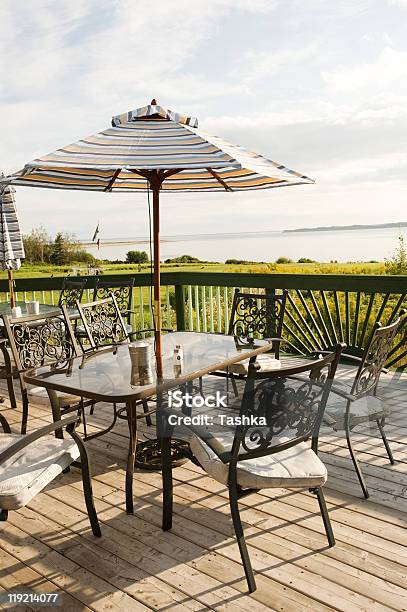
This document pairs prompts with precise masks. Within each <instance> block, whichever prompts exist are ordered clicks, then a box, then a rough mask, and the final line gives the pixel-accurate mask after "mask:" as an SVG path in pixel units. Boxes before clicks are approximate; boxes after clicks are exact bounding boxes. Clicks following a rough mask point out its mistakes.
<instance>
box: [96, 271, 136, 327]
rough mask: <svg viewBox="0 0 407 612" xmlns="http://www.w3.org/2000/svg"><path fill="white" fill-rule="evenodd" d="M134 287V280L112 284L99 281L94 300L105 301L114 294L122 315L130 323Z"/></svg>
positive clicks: (112, 282)
mask: <svg viewBox="0 0 407 612" xmlns="http://www.w3.org/2000/svg"><path fill="white" fill-rule="evenodd" d="M133 287H134V278H129V279H125V280H121V281H111V282H110V281H101V280H99V279H98V280H97V281H96V286H95V289H94V290H93V300H94V301H96V300H103V299H105V298H107V297H109V296H110V295H111V294H113V295H114V299H115V300H116V304H117V306H118V307H119V310H120V314H121V315H122V317H123V318H124V319H126V320H127V322H128V323H130V316H131V307H132V303H133Z"/></svg>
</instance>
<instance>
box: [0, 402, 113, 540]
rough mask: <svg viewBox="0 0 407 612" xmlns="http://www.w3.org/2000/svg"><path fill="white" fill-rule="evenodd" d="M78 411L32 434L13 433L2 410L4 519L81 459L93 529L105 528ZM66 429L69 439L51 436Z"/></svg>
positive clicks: (0, 505) (0, 513) (0, 509)
mask: <svg viewBox="0 0 407 612" xmlns="http://www.w3.org/2000/svg"><path fill="white" fill-rule="evenodd" d="M77 421H78V416H77V415H70V416H69V417H67V418H65V419H63V420H60V421H56V422H54V423H52V424H50V425H45V427H41V428H40V429H37V430H35V431H33V432H32V433H30V434H25V435H24V434H12V433H11V430H10V426H9V424H8V422H7V420H6V418H5V417H4V416H3V415H1V414H0V424H1V425H2V428H3V431H4V433H2V434H0V521H6V520H7V518H8V513H9V511H10V510H17V509H18V508H22V507H23V506H26V505H27V504H28V503H29V502H30V501H31V500H32V499H33V498H34V497H35V496H36V495H37V494H38V493H40V492H41V491H42V490H43V489H44V488H45V487H46V486H47V485H48V484H49V483H50V482H52V481H53V480H54V478H55V477H56V476H58V475H59V474H60V473H61V472H64V471H66V470H67V469H69V466H70V465H71V464H73V463H76V462H77V460H78V459H80V467H81V471H82V483H83V492H84V495H85V502H86V508H87V511H88V517H89V521H90V525H91V528H92V532H93V534H94V535H95V536H97V537H100V536H101V535H102V534H101V531H100V526H99V521H98V518H97V514H96V509H95V505H94V501H93V494H92V482H91V474H90V464H89V458H88V455H87V452H86V448H85V446H84V444H83V441H82V439H81V437H80V436H78V434H77V433H76V431H75V425H76V423H77ZM62 428H65V429H66V432H67V434H68V439H60V438H56V437H51V436H50V435H47V434H50V433H51V432H56V431H57V430H61V429H62Z"/></svg>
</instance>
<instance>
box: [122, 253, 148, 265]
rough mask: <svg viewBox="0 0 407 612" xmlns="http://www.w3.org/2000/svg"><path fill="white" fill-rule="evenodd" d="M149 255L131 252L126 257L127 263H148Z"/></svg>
mask: <svg viewBox="0 0 407 612" xmlns="http://www.w3.org/2000/svg"><path fill="white" fill-rule="evenodd" d="M148 261H149V260H148V255H147V253H146V252H145V251H129V252H128V253H127V255H126V263H136V264H142V263H148Z"/></svg>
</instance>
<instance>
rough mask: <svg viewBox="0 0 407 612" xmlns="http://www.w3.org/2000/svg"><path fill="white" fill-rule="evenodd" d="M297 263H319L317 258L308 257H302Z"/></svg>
mask: <svg viewBox="0 0 407 612" xmlns="http://www.w3.org/2000/svg"><path fill="white" fill-rule="evenodd" d="M297 263H317V262H316V261H315V259H309V258H308V257H300V259H299V260H298V262H297Z"/></svg>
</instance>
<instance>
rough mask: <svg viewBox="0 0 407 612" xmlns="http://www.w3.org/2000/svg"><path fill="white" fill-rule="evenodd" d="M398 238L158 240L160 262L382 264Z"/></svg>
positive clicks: (392, 231) (136, 244) (330, 234)
mask: <svg viewBox="0 0 407 612" xmlns="http://www.w3.org/2000/svg"><path fill="white" fill-rule="evenodd" d="M400 233H401V234H403V235H404V236H405V237H406V238H407V232H406V228H402V229H401V230H399V229H397V228H380V229H365V230H346V231H345V230H333V231H323V232H321V231H319V232H297V233H284V232H252V233H239V234H217V235H213V234H210V235H204V234H200V235H199V234H198V235H191V236H182V237H181V236H162V242H161V259H167V258H170V257H178V256H180V255H185V254H187V255H192V256H194V257H198V258H199V259H202V260H207V261H220V262H223V261H225V260H226V259H232V258H233V259H247V260H251V261H275V260H276V259H277V258H278V257H280V256H285V257H289V258H290V259H293V260H298V259H299V258H300V257H309V258H311V259H315V260H317V261H331V260H337V261H341V262H346V261H369V260H378V261H383V260H384V258H385V257H391V256H392V255H393V253H394V251H395V249H396V247H397V244H398V240H397V238H398V236H399V235H400ZM112 243H115V244H112ZM86 249H87V250H88V251H89V252H90V253H92V254H93V255H95V256H96V257H99V258H100V259H111V260H112V259H122V260H123V259H125V257H126V253H127V252H128V251H130V250H143V251H144V250H145V251H147V252H148V241H147V240H145V239H142V238H135V239H134V240H132V239H131V238H117V239H114V238H110V239H108V238H103V236H102V238H101V246H100V250H99V251H98V250H97V248H96V246H87V247H86Z"/></svg>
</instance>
